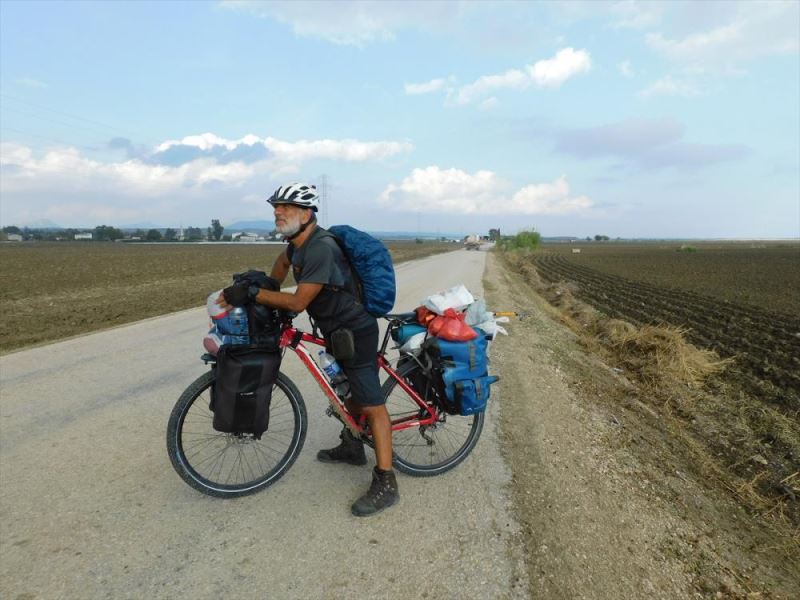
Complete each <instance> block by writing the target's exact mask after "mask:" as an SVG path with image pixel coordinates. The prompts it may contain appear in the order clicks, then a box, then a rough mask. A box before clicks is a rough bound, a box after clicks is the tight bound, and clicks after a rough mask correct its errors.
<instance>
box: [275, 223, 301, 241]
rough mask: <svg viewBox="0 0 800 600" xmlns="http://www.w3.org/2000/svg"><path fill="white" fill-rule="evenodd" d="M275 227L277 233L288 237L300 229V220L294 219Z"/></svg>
mask: <svg viewBox="0 0 800 600" xmlns="http://www.w3.org/2000/svg"><path fill="white" fill-rule="evenodd" d="M277 229H278V233H280V234H281V235H284V236H286V237H289V236H291V235H294V234H295V233H297V232H298V231H300V221H299V220H298V221H295V222H294V223H286V224H285V225H282V226H280V227H277Z"/></svg>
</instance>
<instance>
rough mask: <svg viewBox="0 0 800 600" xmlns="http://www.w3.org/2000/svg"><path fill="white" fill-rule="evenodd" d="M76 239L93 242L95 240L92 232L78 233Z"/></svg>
mask: <svg viewBox="0 0 800 600" xmlns="http://www.w3.org/2000/svg"><path fill="white" fill-rule="evenodd" d="M75 239H76V240H91V239H93V238H92V233H91V232H90V233H76V234H75Z"/></svg>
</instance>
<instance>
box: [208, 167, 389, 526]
mask: <svg viewBox="0 0 800 600" xmlns="http://www.w3.org/2000/svg"><path fill="white" fill-rule="evenodd" d="M267 202H269V203H270V204H271V205H272V207H273V210H274V213H275V227H276V228H277V230H278V232H279V233H281V234H283V236H284V237H285V238H286V239H287V240H288V241H289V245H288V246H287V248H286V250H285V251H283V252H281V254H280V255H279V256H278V258H277V259H276V260H275V264H274V265H273V267H272V272H271V273H270V275H271V277H273V278H274V279H276V280H277V281H279V282H283V280H284V279H285V278H286V276H287V275H288V273H289V269H290V268H291V269H292V272H293V274H294V278H295V281H296V282H297V289H296V291H295V292H294V293H293V294H289V293H285V292H273V291H269V290H265V289H258V288H254V287H250V288H248V287H247V286H242V285H240V286H231V287H228V288H225V289H224V290H223V292H222V297H221V298H220V300H219V301H218V302H220V303H221V304H229V305H233V306H241V305H242V304H246V303H247V302H249V301H256V302H259V303H261V304H266V305H268V306H272V307H274V308H279V309H284V310H289V311H292V312H298V313H299V312H302V311H303V310H307V311H308V314H309V315H310V316H311V318H312V319H313V320H314V323H315V324H316V325H317V326H318V327H319V328H320V330H321V331H322V334H323V335H324V336H325V338H326V340H330V334H331V333H333V332H334V331H336V330H337V329H341V328H344V329H349V330H351V331H352V332H353V341H354V346H355V353H354V356H353V357H352V358H350V359H348V360H340V361H339V363H340V364H341V367H342V370H343V371H344V373H345V375H347V378H348V381H349V383H350V389H351V396H349V397H348V398H346V399H345V404H346V405H347V409H348V410H349V411H350V412H351V414H353V415H354V416H356V418H359V417H360V416H365V417H366V419H367V421H368V422H369V426H370V429H371V430H372V436H373V439H374V442H375V458H376V462H377V466H376V467H375V469H374V471H373V473H372V484H371V485H370V487H369V489H368V490H367V492H366V493H365V494H364V495H362V496H361V497H360V498H358V499H357V500H356V501H355V503H354V504H353V505H352V507H351V510H352V512H353V514H354V515H356V516H367V515H372V514H375V513H377V512H380V511H381V510H384V509H385V508H388V507H389V506H391V505H393V504H394V503H395V502H397V500H398V499H399V498H400V494H399V492H398V489H397V480H396V478H395V474H394V471H393V470H392V429H391V421H390V419H389V413H388V411H387V410H386V405H385V403H384V401H383V399H382V395H381V389H380V381H379V379H378V364H377V361H376V360H375V356H376V354H377V351H378V323H377V321H376V320H375V317H373V316H372V315H370V314H369V313H368V312H367V311H366V310H365V309H364V307H363V306H362V305H361V303H360V302H359V301H358V300H357V297H356V291H355V284H354V282H353V281H352V277H351V275H350V267H349V265H348V262H347V258H346V257H345V256H344V254H343V252H342V250H341V249H340V248H339V246H338V244H336V242H335V240H333V239H332V237H331V236H329V235H325V229H323V228H322V227H321V226H319V225H318V224H317V219H316V212H317V209H318V208H319V196H318V194H317V190H316V187H315V186H313V185H306V184H302V183H291V184H288V185H283V186H281V187H279V188H278V189H277V190H275V193H274V194H272V196H270V198H269V199H268V200H267ZM339 437H340V439H341V443H340V444H339V445H338V446H336V447H334V448H331V449H328V450H320V451H319V453H318V454H317V458H318V459H319V460H320V461H322V462H326V463H337V462H340V463H345V464H350V465H364V464H366V462H367V457H366V454H365V453H364V443H363V442H362V441H361V440H360V439H356V438H355V437H354V436H353V434H352V433H351V432H350V430H349V429H348V428H347V427H345V428H343V430H342V433H341V434H340V436H339Z"/></svg>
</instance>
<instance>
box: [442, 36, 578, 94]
mask: <svg viewBox="0 0 800 600" xmlns="http://www.w3.org/2000/svg"><path fill="white" fill-rule="evenodd" d="M590 68H591V57H590V55H589V53H588V52H587V51H586V50H574V49H573V48H563V49H562V50H559V51H558V52H557V53H556V55H555V56H554V57H553V58H551V59H546V60H540V61H538V62H536V63H535V64H533V65H528V66H526V67H525V68H524V70H522V69H509V70H508V71H506V72H505V73H501V74H499V75H484V76H482V77H480V78H478V79H477V80H475V81H474V82H473V83H470V84H468V85H465V86H462V87H461V89H459V91H458V95H457V96H456V101H457V102H458V103H459V104H468V103H470V102H472V101H473V100H475V99H476V98H478V97H481V96H484V95H487V94H490V93H492V92H494V91H495V90H498V89H516V90H522V89H525V88H527V87H529V86H530V85H536V86H538V87H550V88H556V87H560V86H561V85H562V84H563V83H564V82H565V81H567V80H568V79H570V78H571V77H574V76H575V75H578V74H580V73H583V72H586V71H588V70H589V69H590Z"/></svg>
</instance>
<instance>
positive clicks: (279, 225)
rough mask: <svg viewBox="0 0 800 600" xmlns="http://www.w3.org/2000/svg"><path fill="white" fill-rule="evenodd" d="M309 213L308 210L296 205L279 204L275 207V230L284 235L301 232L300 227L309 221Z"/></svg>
mask: <svg viewBox="0 0 800 600" xmlns="http://www.w3.org/2000/svg"><path fill="white" fill-rule="evenodd" d="M307 212H308V209H306V208H301V207H299V206H295V205H294V204H278V205H277V206H276V207H275V228H276V229H277V230H278V232H279V233H281V234H282V235H286V236H289V235H294V234H295V233H297V232H298V231H300V225H302V224H303V223H304V222H305V221H307V220H308V219H307V218H306V216H305V213H307Z"/></svg>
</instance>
